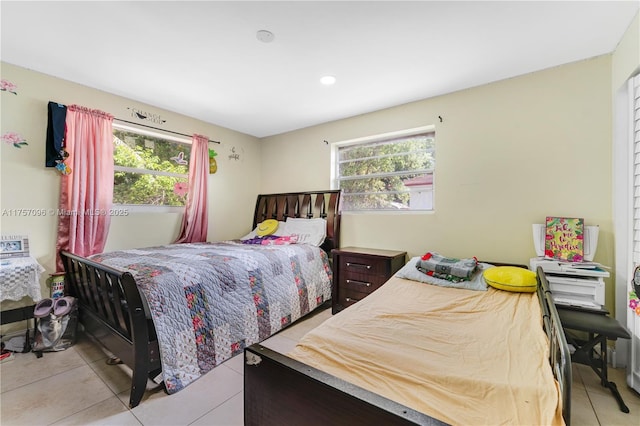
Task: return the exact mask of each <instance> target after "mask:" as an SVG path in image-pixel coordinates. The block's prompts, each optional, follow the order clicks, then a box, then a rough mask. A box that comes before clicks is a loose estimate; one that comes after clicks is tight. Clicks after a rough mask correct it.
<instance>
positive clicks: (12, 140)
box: [2, 132, 29, 148]
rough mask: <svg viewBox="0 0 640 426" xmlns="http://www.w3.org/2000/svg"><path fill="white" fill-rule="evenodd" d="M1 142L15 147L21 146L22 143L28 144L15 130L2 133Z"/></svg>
mask: <svg viewBox="0 0 640 426" xmlns="http://www.w3.org/2000/svg"><path fill="white" fill-rule="evenodd" d="M2 142H5V143H8V144H9V145H13V146H15V147H16V148H22V147H23V146H24V145H29V144H28V143H27V141H26V140H25V139H24V138H23V137H22V136H20V134H18V133H16V132H6V133H5V134H4V135H2Z"/></svg>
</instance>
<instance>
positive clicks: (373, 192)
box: [334, 127, 435, 211]
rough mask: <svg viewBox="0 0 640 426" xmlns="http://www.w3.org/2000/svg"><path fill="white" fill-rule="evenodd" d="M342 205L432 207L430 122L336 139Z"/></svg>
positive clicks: (336, 171) (354, 208)
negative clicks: (343, 139) (375, 134)
mask: <svg viewBox="0 0 640 426" xmlns="http://www.w3.org/2000/svg"><path fill="white" fill-rule="evenodd" d="M335 147H336V148H334V149H335V158H334V164H335V167H334V176H335V181H336V183H337V185H336V186H337V187H338V188H339V189H342V209H343V210H345V211H349V210H351V211H363V210H396V211H397V210H433V186H434V168H435V132H434V131H433V128H431V127H425V128H419V129H412V130H408V131H404V132H399V133H394V134H386V135H379V136H374V137H369V138H364V139H359V140H355V141H347V142H341V143H337V144H335Z"/></svg>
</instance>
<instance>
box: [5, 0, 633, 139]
mask: <svg viewBox="0 0 640 426" xmlns="http://www.w3.org/2000/svg"><path fill="white" fill-rule="evenodd" d="M639 5H640V2H638V1H637V0H636V1H586V2H583V1H569V2H558V1H554V2H551V1H548V2H541V1H537V2H522V1H500V2H484V1H470V2H457V1H456V2H452V1H446V2H445V1H412V2H399V1H386V2H383V1H355V2H341V1H340V2H339V1H324V2H311V1H297V2H271V1H263V2H245V1H235V2H212V1H208V2H204V1H201V2H182V1H171V2H148V1H138V2H88V1H85V2H57V1H47V2H9V1H2V2H1V6H0V7H1V16H2V50H1V55H2V56H1V58H2V61H4V62H8V63H11V64H15V65H19V66H23V67H26V68H30V69H33V70H36V71H40V72H43V73H46V74H50V75H53V76H56V77H60V78H63V79H67V80H72V81H75V82H78V83H80V84H83V85H86V86H90V87H94V88H97V89H100V90H104V91H107V92H110V93H114V94H117V95H121V96H124V97H127V98H130V99H133V100H136V101H139V102H144V103H148V104H151V105H154V106H157V107H159V108H163V109H167V110H170V111H175V112H178V113H182V114H185V115H188V116H191V117H195V118H198V119H201V120H203V121H206V122H210V123H214V124H217V125H220V126H223V127H227V128H230V129H234V130H237V131H240V132H244V133H247V134H250V135H254V136H257V137H264V136H269V135H274V134H278V133H282V132H286V131H290V130H294V129H299V128H303V127H307V126H311V125H315V124H319V123H324V122H327V121H331V120H336V119H340V118H344V117H349V116H353V115H358V114H362V113H366V112H370V111H375V110H378V109H382V108H386V107H390V106H395V105H399V104H403V103H406V102H410V101H414V100H419V99H424V98H428V97H432V96H437V95H441V94H445V93H450V92H453V91H457V90H461V89H465V88H469V87H473V86H478V85H481V84H485V83H489V82H492V81H496V80H501V79H504V78H509V77H513V76H517V75H521V74H525V73H529V72H532V71H537V70H541V69H545V68H549V67H553V66H557V65H560V64H565V63H569V62H573V61H577V60H581V59H585V58H590V57H593V56H598V55H602V54H606V53H610V52H612V51H613V50H614V49H615V47H616V45H617V43H618V42H619V41H620V39H621V37H622V35H623V34H624V32H625V30H626V29H627V28H628V26H629V24H630V23H631V21H632V19H633V17H634V16H635V14H636V13H637V12H638V8H639ZM262 29H265V30H269V31H271V32H272V33H274V34H275V40H274V41H273V42H271V43H263V42H260V41H258V39H257V37H256V32H257V31H258V30H262ZM327 74H331V75H334V76H336V78H337V83H336V84H335V85H333V86H330V87H326V86H322V85H321V84H320V83H319V79H320V77H321V76H323V75H327ZM87 106H91V105H87ZM212 136H214V135H212Z"/></svg>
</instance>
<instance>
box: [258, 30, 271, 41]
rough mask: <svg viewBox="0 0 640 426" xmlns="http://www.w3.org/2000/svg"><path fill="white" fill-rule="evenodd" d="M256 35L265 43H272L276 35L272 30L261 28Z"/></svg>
mask: <svg viewBox="0 0 640 426" xmlns="http://www.w3.org/2000/svg"><path fill="white" fill-rule="evenodd" d="M256 37H257V38H258V40H260V41H261V42H263V43H271V42H272V41H273V39H274V38H275V36H274V35H273V33H272V32H271V31H267V30H260V31H258V32H257V33H256Z"/></svg>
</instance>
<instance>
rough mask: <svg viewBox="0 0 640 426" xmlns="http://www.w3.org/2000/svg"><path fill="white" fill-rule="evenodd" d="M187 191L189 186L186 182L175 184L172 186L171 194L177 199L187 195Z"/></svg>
mask: <svg viewBox="0 0 640 426" xmlns="http://www.w3.org/2000/svg"><path fill="white" fill-rule="evenodd" d="M188 191H189V186H188V185H187V183H186V182H176V183H175V185H173V193H174V194H176V195H177V196H178V197H184V196H185V195H187V192H188Z"/></svg>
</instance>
